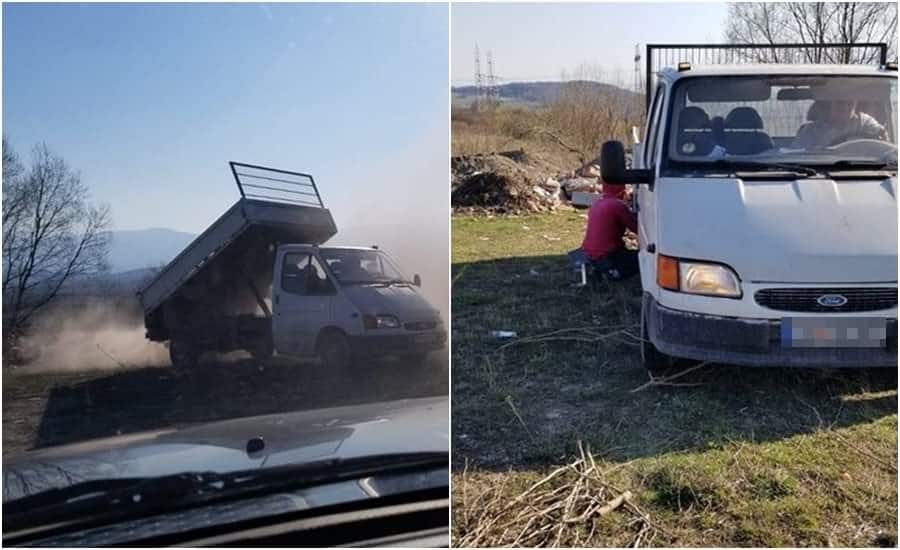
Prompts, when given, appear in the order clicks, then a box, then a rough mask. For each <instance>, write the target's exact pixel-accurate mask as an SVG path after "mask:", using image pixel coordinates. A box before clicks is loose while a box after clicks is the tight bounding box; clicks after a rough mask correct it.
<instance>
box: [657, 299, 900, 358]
mask: <svg viewBox="0 0 900 550" xmlns="http://www.w3.org/2000/svg"><path fill="white" fill-rule="evenodd" d="M646 322H647V330H648V334H649V338H650V341H651V342H653V345H654V346H656V348H657V349H658V350H659V351H661V352H662V353H665V354H666V355H671V356H673V357H683V358H686V359H694V360H697V361H709V362H715V363H728V364H734V365H744V366H751V367H780V366H783V367H827V368H838V367H840V368H843V367H896V366H897V319H888V320H887V345H886V346H885V347H882V348H796V347H784V346H782V342H781V321H780V320H777V319H775V320H772V319H743V318H738V317H719V316H714V315H706V314H699V313H691V312H687V311H679V310H675V309H669V308H667V307H664V306H661V305H659V304H658V303H657V302H656V301H655V300H654V299H653V298H652V297H650V296H648V307H647V318H646Z"/></svg>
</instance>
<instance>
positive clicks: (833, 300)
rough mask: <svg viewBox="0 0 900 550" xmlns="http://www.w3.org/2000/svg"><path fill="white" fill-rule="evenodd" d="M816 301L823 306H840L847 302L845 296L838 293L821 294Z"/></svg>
mask: <svg viewBox="0 0 900 550" xmlns="http://www.w3.org/2000/svg"><path fill="white" fill-rule="evenodd" d="M816 303H818V304H819V305H820V306H825V307H841V306H842V305H844V304H846V303H847V297H846V296H841V295H840V294H823V295H821V296H819V297H818V298H816Z"/></svg>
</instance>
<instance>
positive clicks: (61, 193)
mask: <svg viewBox="0 0 900 550" xmlns="http://www.w3.org/2000/svg"><path fill="white" fill-rule="evenodd" d="M109 226H110V214H109V208H108V207H107V206H105V205H94V204H91V203H90V202H89V196H88V189H87V187H86V186H85V185H84V183H82V181H81V178H80V176H79V175H78V173H77V172H74V171H73V170H72V169H71V168H70V167H69V166H68V164H67V163H66V162H65V160H63V159H62V158H61V157H59V156H58V155H56V154H54V153H53V152H52V151H51V150H50V149H49V148H48V147H47V146H46V145H45V144H41V145H37V146H35V147H34V149H33V151H32V163H31V166H30V167H29V169H28V170H27V171H25V170H23V168H22V166H21V165H20V164H19V162H18V159H17V157H16V155H15V153H14V152H13V151H12V149H11V148H10V147H9V145H8V143H7V142H6V140H5V139H4V141H3V246H2V249H3V275H2V280H3V339H4V344H5V346H4V349H5V350H9V349H12V348H13V347H14V344H15V342H16V339H17V338H18V337H19V336H20V335H21V334H22V332H23V330H24V329H25V328H26V327H27V325H28V323H29V321H30V320H31V319H32V318H33V317H34V315H35V313H37V312H38V311H40V310H41V309H42V308H44V307H45V306H47V305H48V304H49V303H51V302H52V301H53V300H54V299H55V298H56V297H57V296H58V295H59V293H60V290H61V289H62V288H63V285H65V284H66V282H69V281H71V280H72V279H73V278H75V277H79V276H82V275H88V274H92V273H98V272H102V271H104V270H105V269H106V255H107V251H108V248H109V241H108V239H109V234H108V232H107V231H106V229H107V228H108V227H109Z"/></svg>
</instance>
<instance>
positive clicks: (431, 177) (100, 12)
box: [3, 4, 449, 232]
mask: <svg viewBox="0 0 900 550" xmlns="http://www.w3.org/2000/svg"><path fill="white" fill-rule="evenodd" d="M448 15H449V14H448V9H447V6H446V5H403V6H400V5H286V4H271V5H261V4H256V5H243V4H221V5H215V4H212V5H210V4H193V5H191V4H185V5H174V4H170V5H141V4H128V5H108V4H106V5H98V4H95V5H50V4H42V5H41V4H35V5H23V4H4V5H3V132H4V134H5V135H6V136H7V137H8V138H9V139H10V141H11V142H12V144H13V145H14V147H15V148H16V150H17V151H18V152H19V153H20V156H22V157H24V158H26V159H27V156H28V150H29V149H30V147H31V146H32V145H33V144H34V143H36V142H40V141H44V142H46V143H47V144H48V145H49V146H50V147H51V148H52V149H53V150H55V151H56V152H58V153H59V154H61V155H62V156H63V157H65V158H66V159H67V160H68V161H69V162H70V164H71V165H72V166H73V167H75V168H77V169H78V170H80V172H81V174H82V178H83V180H84V181H85V182H86V183H87V184H88V185H89V186H90V188H91V191H92V194H93V197H94V198H95V199H97V200H102V201H105V202H107V203H109V204H110V205H111V207H112V212H113V218H114V222H115V228H116V229H140V228H146V227H169V228H173V229H178V230H184V231H191V232H200V231H202V230H203V229H204V228H205V227H206V226H207V224H208V223H209V222H211V221H212V220H213V219H215V218H216V217H217V216H218V215H219V214H220V213H221V212H222V211H224V210H225V208H227V207H228V206H229V205H230V204H232V203H233V202H234V200H235V199H236V197H237V190H236V188H235V186H234V184H233V182H232V181H231V178H230V172H229V171H228V167H227V165H226V162H227V161H228V160H238V161H244V162H251V163H258V164H263V165H271V166H276V167H282V168H286V169H295V170H299V171H305V172H310V173H312V174H313V175H314V176H315V177H316V179H317V182H318V183H319V187H320V190H321V194H322V196H323V200H324V201H325V202H326V206H328V207H330V208H331V209H332V211H333V213H334V215H335V217H336V219H337V221H338V225H339V227H341V226H348V225H351V226H352V225H361V224H363V223H364V222H365V221H366V220H373V219H376V220H379V221H383V220H384V219H385V216H382V215H376V214H378V213H379V212H380V211H383V213H389V212H390V214H389V215H388V216H387V217H388V218H391V217H393V221H394V222H396V221H397V217H396V211H394V210H391V208H392V207H393V208H396V209H400V210H403V209H406V208H407V207H410V206H411V205H415V206H416V207H417V208H416V209H415V212H414V213H413V212H411V213H410V214H409V216H419V217H420V218H423V219H430V220H436V219H443V220H445V219H446V216H447V208H448V206H447V202H448V193H449V192H448V184H447V167H448V161H447V151H448V148H449V147H448V109H449V108H448V90H447V73H448V60H447V48H448V43H447V36H448ZM435 216H438V217H437V218H436V217H435Z"/></svg>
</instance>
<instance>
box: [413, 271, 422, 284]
mask: <svg viewBox="0 0 900 550" xmlns="http://www.w3.org/2000/svg"><path fill="white" fill-rule="evenodd" d="M413 284H414V285H416V286H422V277H419V274H418V273H416V274H415V275H413Z"/></svg>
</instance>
